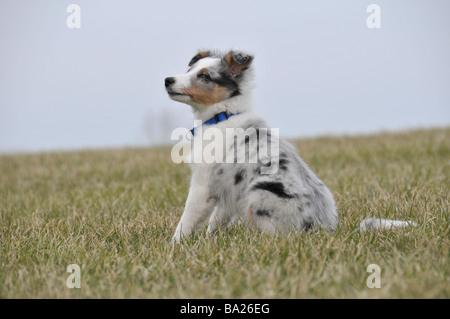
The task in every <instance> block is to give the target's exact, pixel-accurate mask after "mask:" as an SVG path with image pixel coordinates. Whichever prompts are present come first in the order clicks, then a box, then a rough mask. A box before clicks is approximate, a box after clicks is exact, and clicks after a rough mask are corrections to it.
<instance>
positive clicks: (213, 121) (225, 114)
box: [190, 112, 240, 136]
mask: <svg viewBox="0 0 450 319" xmlns="http://www.w3.org/2000/svg"><path fill="white" fill-rule="evenodd" d="M238 114H240V113H228V112H222V113H219V114H216V115H214V116H213V117H212V118H210V119H209V120H207V121H206V122H203V124H202V125H213V124H217V123H219V122H222V121H226V120H228V118H230V117H232V116H233V115H238ZM199 127H200V126H197V127H194V128H192V129H191V130H190V131H191V134H192V136H194V134H195V130H196V129H197V128H199Z"/></svg>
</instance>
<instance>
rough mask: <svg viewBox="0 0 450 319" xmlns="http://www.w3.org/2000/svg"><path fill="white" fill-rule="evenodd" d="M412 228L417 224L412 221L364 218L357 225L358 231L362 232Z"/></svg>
mask: <svg viewBox="0 0 450 319" xmlns="http://www.w3.org/2000/svg"><path fill="white" fill-rule="evenodd" d="M411 226H412V227H414V226H417V224H416V223H415V222H413V221H401V220H392V219H382V218H366V219H364V220H363V221H362V222H361V223H360V224H359V229H360V230H361V231H362V232H363V231H367V230H382V229H392V228H399V227H411Z"/></svg>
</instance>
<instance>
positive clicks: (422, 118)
mask: <svg viewBox="0 0 450 319" xmlns="http://www.w3.org/2000/svg"><path fill="white" fill-rule="evenodd" d="M71 3H76V4H78V5H79V6H80V7H81V29H69V28H68V27H67V26H66V19H67V17H68V16H69V13H66V8H67V6H68V5H69V4H71ZM371 3H376V4H378V5H379V6H380V7H381V26H382V28H381V29H369V28H368V27H367V25H366V19H367V17H368V16H369V13H367V12H366V8H367V6H368V5H369V4H371ZM449 13H450V1H448V0H442V1H438V0H434V1H414V0H404V1H400V0H399V1H376V0H371V1H363V0H360V1H354V0H341V1H335V0H328V1H277V2H275V1H250V0H238V1H234V0H228V1H226V2H222V1H221V2H219V1H217V2H212V1H186V0H184V1H183V0H172V1H164V2H163V1H160V2H158V3H156V2H153V1H144V0H142V1H137V0H132V1H125V0H120V1H119V0H117V1H112V0H96V1H88V0H78V1H77V0H70V1H65V0H40V1H25V0H2V1H1V2H0V152H3V153H4V152H17V151H38V150H62V149H64V150H65V149H80V148H103V147H122V146H143V145H151V144H156V143H162V142H170V132H171V131H172V130H173V129H174V128H176V127H187V128H190V127H191V126H192V125H193V119H192V115H191V112H190V109H189V106H187V105H184V104H179V103H176V102H174V101H171V100H169V98H168V97H167V95H166V93H165V90H164V85H163V81H164V78H165V77H166V76H170V75H174V74H178V73H181V72H184V71H185V70H186V69H187V63H188V62H189V60H190V58H191V57H192V56H193V55H194V54H195V53H196V51H197V49H198V48H218V49H228V48H236V49H242V50H247V51H250V52H252V53H254V54H255V56H256V58H255V73H256V76H257V78H256V83H257V87H256V89H255V92H254V101H255V107H256V108H257V109H258V110H259V111H261V112H262V113H263V114H265V115H266V117H267V118H268V120H269V123H270V124H271V125H272V126H273V127H278V128H280V133H281V135H283V136H286V137H302V136H314V135H324V134H343V133H345V134H356V133H369V132H375V131H380V130H400V129H406V128H416V127H433V126H448V125H450V87H449V84H450V19H449V18H448V15H449Z"/></svg>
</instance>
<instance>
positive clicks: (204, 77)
mask: <svg viewBox="0 0 450 319" xmlns="http://www.w3.org/2000/svg"><path fill="white" fill-rule="evenodd" d="M197 78H199V79H200V80H203V81H206V82H207V81H209V80H211V78H210V76H209V75H208V74H206V73H200V74H199V75H197Z"/></svg>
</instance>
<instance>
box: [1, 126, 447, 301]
mask: <svg viewBox="0 0 450 319" xmlns="http://www.w3.org/2000/svg"><path fill="white" fill-rule="evenodd" d="M295 144H296V146H297V148H298V150H299V153H300V154H301V156H302V157H303V158H304V160H305V161H306V162H307V163H308V164H309V165H310V166H311V168H312V169H313V170H314V171H315V172H316V174H317V175H318V176H319V177H320V178H321V179H322V180H323V181H324V182H325V183H326V184H327V186H328V187H329V188H330V189H331V191H332V192H333V194H334V196H335V199H336V203H337V207H338V211H339V213H340V226H339V230H338V231H337V233H335V234H333V235H328V234H326V233H324V232H316V233H302V234H294V233H292V234H286V235H279V236H275V237H273V236H268V235H263V234H259V233H257V232H256V231H254V230H252V229H249V228H246V227H244V226H243V225H240V224H236V225H233V226H232V227H231V228H229V229H228V230H226V231H225V232H223V233H220V234H218V235H217V236H216V237H214V238H211V237H208V236H207V235H206V234H205V230H204V229H203V231H201V232H200V233H198V234H197V235H196V236H195V237H193V238H192V239H189V240H187V241H185V242H183V243H182V244H180V245H171V244H170V243H169V241H170V238H171V236H172V235H173V232H174V231H175V227H176V224H177V222H178V219H179V217H180V216H181V213H182V211H183V206H184V201H185V199H186V196H187V191H188V186H189V184H188V183H189V174H190V173H189V168H188V167H187V166H186V165H183V164H182V165H176V164H173V163H172V162H171V160H170V148H152V149H142V150H135V149H123V150H108V151H85V152H70V153H50V154H32V155H13V156H12V155H11V156H1V157H0V244H1V247H0V263H1V268H0V297H2V298H22V297H25V298H449V297H450V283H449V277H450V276H449V275H450V271H449V270H450V267H449V264H448V257H449V197H450V196H449V176H450V129H436V130H425V131H412V132H405V133H396V134H380V135H374V136H364V137H337V138H317V139H307V140H299V141H296V142H295ZM368 216H374V217H389V218H394V219H403V220H406V219H410V220H414V221H416V222H417V223H418V226H417V227H415V228H411V229H400V230H395V231H386V232H384V231H382V232H368V233H364V234H361V233H360V232H359V230H358V227H359V223H360V221H362V220H363V219H364V218H365V217H368ZM69 264H78V265H80V266H81V289H69V288H67V286H66V280H67V277H68V276H69V273H67V272H66V268H67V266H68V265H69ZM369 264H378V265H379V266H380V267H381V288H380V289H376V288H375V289H369V288H368V287H367V286H366V280H367V277H368V276H369V275H370V274H369V273H367V272H366V268H367V266H368V265H369Z"/></svg>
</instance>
